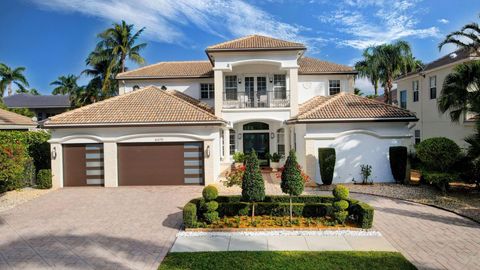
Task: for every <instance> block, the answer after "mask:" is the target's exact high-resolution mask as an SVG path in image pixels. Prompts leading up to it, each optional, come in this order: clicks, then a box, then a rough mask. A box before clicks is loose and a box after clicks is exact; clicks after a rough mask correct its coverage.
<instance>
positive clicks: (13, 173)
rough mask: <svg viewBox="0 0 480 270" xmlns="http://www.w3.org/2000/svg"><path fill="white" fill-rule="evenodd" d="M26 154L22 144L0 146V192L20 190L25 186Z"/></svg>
mask: <svg viewBox="0 0 480 270" xmlns="http://www.w3.org/2000/svg"><path fill="white" fill-rule="evenodd" d="M28 159H29V157H28V154H27V151H26V148H25V145H23V144H22V143H7V144H0V192H4V191H9V190H13V189H18V188H21V187H23V186H24V185H25V181H24V180H23V179H22V178H23V177H24V170H25V165H26V163H27V162H28Z"/></svg>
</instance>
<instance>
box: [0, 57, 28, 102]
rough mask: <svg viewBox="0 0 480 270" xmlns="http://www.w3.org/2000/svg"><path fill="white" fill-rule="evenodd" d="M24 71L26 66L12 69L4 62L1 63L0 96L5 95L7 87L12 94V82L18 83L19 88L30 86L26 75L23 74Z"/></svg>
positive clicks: (9, 93)
mask: <svg viewBox="0 0 480 270" xmlns="http://www.w3.org/2000/svg"><path fill="white" fill-rule="evenodd" d="M24 71H25V68H24V67H17V68H13V69H12V68H10V67H9V66H7V65H5V64H3V63H0V98H2V97H3V94H4V93H5V89H6V88H8V95H9V96H10V95H12V93H13V90H12V84H16V85H17V86H18V87H19V88H20V87H24V86H29V85H28V81H27V79H26V78H25V75H23V72H24Z"/></svg>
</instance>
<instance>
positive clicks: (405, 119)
mask: <svg viewBox="0 0 480 270" xmlns="http://www.w3.org/2000/svg"><path fill="white" fill-rule="evenodd" d="M418 120H419V119H418V118H417V117H413V116H407V117H382V118H380V117H378V118H331V119H296V118H293V119H289V120H287V123H290V124H294V123H312V124H313V123H341V122H347V123H348V122H417V121H418Z"/></svg>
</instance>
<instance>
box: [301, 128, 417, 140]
mask: <svg viewBox="0 0 480 270" xmlns="http://www.w3.org/2000/svg"><path fill="white" fill-rule="evenodd" d="M352 134H365V135H370V136H374V137H377V138H382V139H398V138H411V137H412V135H411V134H395V135H389V134H380V133H377V132H375V131H371V130H365V129H356V130H348V131H344V132H340V133H324V134H309V135H305V137H304V138H305V140H332V139H336V138H340V137H343V136H348V135H352Z"/></svg>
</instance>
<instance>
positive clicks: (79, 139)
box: [48, 134, 104, 144]
mask: <svg viewBox="0 0 480 270" xmlns="http://www.w3.org/2000/svg"><path fill="white" fill-rule="evenodd" d="M103 141H104V140H103V138H102V137H99V136H95V135H87V134H78V135H71V136H66V137H62V138H59V139H50V140H48V142H49V143H62V144H67V143H68V144H70V143H73V144H83V143H101V142H103Z"/></svg>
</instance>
